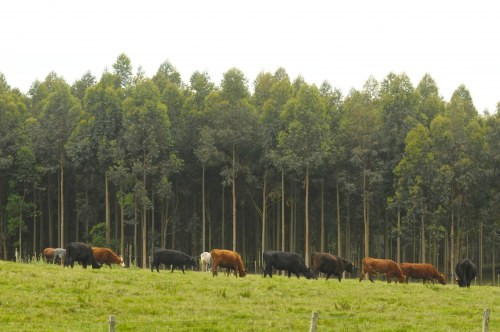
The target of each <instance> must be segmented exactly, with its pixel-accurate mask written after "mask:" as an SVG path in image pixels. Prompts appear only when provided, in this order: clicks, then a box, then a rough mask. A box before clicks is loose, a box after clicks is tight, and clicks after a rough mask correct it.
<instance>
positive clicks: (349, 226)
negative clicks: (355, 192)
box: [345, 192, 352, 260]
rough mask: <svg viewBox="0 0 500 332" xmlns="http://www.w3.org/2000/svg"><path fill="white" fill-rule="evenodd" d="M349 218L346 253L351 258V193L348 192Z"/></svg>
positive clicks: (346, 231) (346, 226) (346, 233)
mask: <svg viewBox="0 0 500 332" xmlns="http://www.w3.org/2000/svg"><path fill="white" fill-rule="evenodd" d="M346 198H347V207H346V208H347V218H346V224H345V255H346V258H347V259H349V260H350V259H351V258H352V257H351V195H350V194H349V192H348V193H347V197H346Z"/></svg>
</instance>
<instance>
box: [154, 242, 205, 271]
mask: <svg viewBox="0 0 500 332" xmlns="http://www.w3.org/2000/svg"><path fill="white" fill-rule="evenodd" d="M160 264H165V265H172V271H170V272H171V273H172V272H174V269H175V268H176V267H177V268H179V269H181V270H182V273H184V274H185V272H184V266H192V267H194V268H198V260H197V259H196V258H194V257H191V256H189V255H188V254H185V253H183V252H182V251H177V250H171V249H161V248H154V249H153V263H152V264H151V272H153V269H154V268H156V271H157V272H160Z"/></svg>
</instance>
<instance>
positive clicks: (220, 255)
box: [210, 249, 247, 278]
mask: <svg viewBox="0 0 500 332" xmlns="http://www.w3.org/2000/svg"><path fill="white" fill-rule="evenodd" d="M210 255H211V257H212V276H214V277H215V276H216V275H217V268H218V267H219V266H220V267H223V268H226V269H227V268H231V269H233V270H234V275H235V276H236V278H238V273H239V275H240V277H244V276H246V275H247V271H246V269H245V265H244V264H243V260H242V259H241V256H240V254H238V253H237V252H236V251H231V250H224V249H213V250H212V251H211V252H210Z"/></svg>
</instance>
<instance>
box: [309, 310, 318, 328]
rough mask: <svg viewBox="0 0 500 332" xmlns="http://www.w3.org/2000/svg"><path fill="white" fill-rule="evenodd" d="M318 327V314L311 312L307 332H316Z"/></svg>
mask: <svg viewBox="0 0 500 332" xmlns="http://www.w3.org/2000/svg"><path fill="white" fill-rule="evenodd" d="M317 326H318V312H317V311H313V312H312V316H311V324H310V325H309V332H316V327H317Z"/></svg>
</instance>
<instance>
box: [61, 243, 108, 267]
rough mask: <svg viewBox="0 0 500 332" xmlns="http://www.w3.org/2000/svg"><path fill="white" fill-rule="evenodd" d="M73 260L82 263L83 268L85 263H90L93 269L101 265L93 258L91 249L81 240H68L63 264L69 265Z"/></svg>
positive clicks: (71, 264) (73, 262) (85, 265)
mask: <svg viewBox="0 0 500 332" xmlns="http://www.w3.org/2000/svg"><path fill="white" fill-rule="evenodd" d="M75 262H79V263H80V264H82V266H83V268H84V269H86V268H87V265H92V268H93V269H100V268H101V265H100V264H99V263H97V262H96V261H95V259H94V254H93V252H92V249H91V248H90V247H89V246H88V245H86V244H85V243H82V242H70V243H68V245H67V246H66V259H65V260H64V266H65V267H66V266H68V265H69V266H71V268H73V265H74V264H75Z"/></svg>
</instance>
